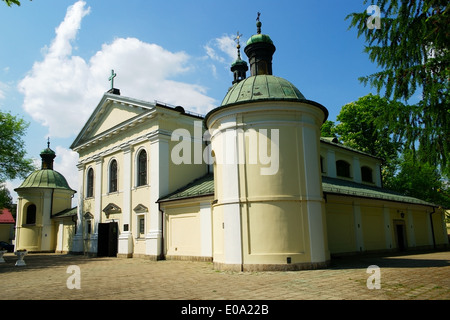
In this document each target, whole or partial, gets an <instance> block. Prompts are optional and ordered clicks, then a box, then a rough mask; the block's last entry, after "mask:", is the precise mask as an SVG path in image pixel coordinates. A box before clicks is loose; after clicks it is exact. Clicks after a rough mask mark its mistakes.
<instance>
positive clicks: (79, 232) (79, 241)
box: [72, 163, 85, 253]
mask: <svg viewBox="0 0 450 320" xmlns="http://www.w3.org/2000/svg"><path fill="white" fill-rule="evenodd" d="M77 169H78V182H79V187H78V208H77V225H76V231H75V235H74V237H73V246H72V251H73V252H75V253H82V252H83V251H84V250H83V204H84V182H85V181H84V170H85V167H84V164H82V163H78V164H77Z"/></svg>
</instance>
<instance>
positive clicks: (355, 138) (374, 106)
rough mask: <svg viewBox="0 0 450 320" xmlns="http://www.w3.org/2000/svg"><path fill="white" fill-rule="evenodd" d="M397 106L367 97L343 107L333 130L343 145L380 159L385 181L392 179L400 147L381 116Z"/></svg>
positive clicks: (375, 96)
mask: <svg viewBox="0 0 450 320" xmlns="http://www.w3.org/2000/svg"><path fill="white" fill-rule="evenodd" d="M398 105H402V104H401V103H400V102H394V101H389V100H388V99H386V98H384V97H380V96H378V95H373V94H368V95H366V96H364V97H361V98H359V99H358V100H357V101H355V102H351V103H348V104H346V105H345V106H343V107H342V109H341V111H340V113H339V115H338V116H337V117H336V120H337V121H338V124H337V125H336V126H335V127H334V129H333V130H332V131H333V132H334V133H335V134H337V135H338V138H339V139H340V140H341V141H342V143H343V144H344V145H346V146H348V147H351V148H354V149H357V150H360V151H363V152H366V153H369V154H371V155H373V156H376V157H379V158H382V159H383V160H384V168H383V179H384V180H386V179H389V178H390V177H392V176H393V175H394V172H395V169H396V165H397V163H398V158H399V155H400V153H401V151H402V146H401V143H400V142H398V141H396V139H395V136H394V135H392V134H391V131H390V130H389V126H388V124H387V123H386V122H385V121H384V119H383V118H382V117H380V114H382V113H383V112H384V110H385V109H390V108H394V107H397V106H398Z"/></svg>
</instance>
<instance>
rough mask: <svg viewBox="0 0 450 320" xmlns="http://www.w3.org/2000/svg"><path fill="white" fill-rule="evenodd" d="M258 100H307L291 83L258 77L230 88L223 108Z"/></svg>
mask: <svg viewBox="0 0 450 320" xmlns="http://www.w3.org/2000/svg"><path fill="white" fill-rule="evenodd" d="M258 100H290V101H292V100H294V101H295V100H297V101H304V100H306V99H305V97H304V96H303V94H302V93H301V92H300V91H299V90H298V89H297V88H296V87H295V86H294V85H293V84H292V83H290V82H289V81H287V80H285V79H283V78H279V77H275V76H272V75H258V76H253V77H249V78H247V79H245V80H242V81H240V82H239V83H237V84H235V85H234V86H233V87H231V88H230V90H229V91H228V93H227V95H226V96H225V98H224V99H223V101H222V104H221V106H226V105H230V104H236V103H244V102H250V101H258Z"/></svg>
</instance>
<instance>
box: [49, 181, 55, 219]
mask: <svg viewBox="0 0 450 320" xmlns="http://www.w3.org/2000/svg"><path fill="white" fill-rule="evenodd" d="M54 193H55V188H53V189H52V196H51V198H50V219H51V218H52V214H53V195H54Z"/></svg>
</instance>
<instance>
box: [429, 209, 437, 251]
mask: <svg viewBox="0 0 450 320" xmlns="http://www.w3.org/2000/svg"><path fill="white" fill-rule="evenodd" d="M433 213H436V208H435V207H433V211H432V212H430V223H431V236H432V237H433V249H436V239H435V238H434V227H433Z"/></svg>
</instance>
